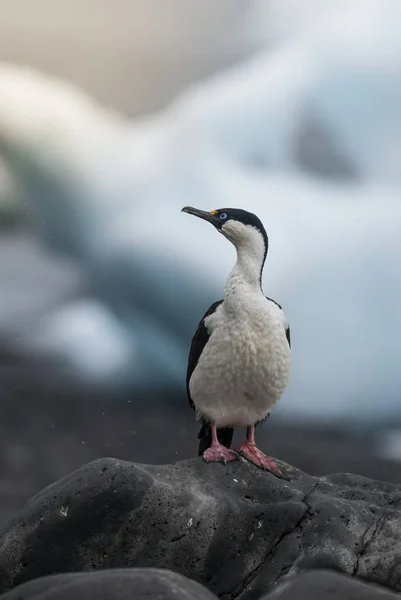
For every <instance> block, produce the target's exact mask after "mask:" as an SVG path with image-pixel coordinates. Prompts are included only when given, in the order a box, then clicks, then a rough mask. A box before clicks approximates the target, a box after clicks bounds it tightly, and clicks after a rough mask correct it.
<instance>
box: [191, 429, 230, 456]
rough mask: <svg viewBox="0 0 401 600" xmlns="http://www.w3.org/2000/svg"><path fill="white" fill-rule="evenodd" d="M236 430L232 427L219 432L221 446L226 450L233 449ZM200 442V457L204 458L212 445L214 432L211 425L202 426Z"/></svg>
mask: <svg viewBox="0 0 401 600" xmlns="http://www.w3.org/2000/svg"><path fill="white" fill-rule="evenodd" d="M233 434H234V429H233V428H232V427H223V428H221V429H218V430H217V437H218V439H219V442H220V444H222V445H223V446H225V447H226V448H230V447H231V442H232V440H233ZM198 440H199V449H198V456H202V454H203V453H204V451H205V450H206V449H207V448H209V447H210V445H211V443H212V430H211V428H210V425H207V424H205V425H202V428H201V430H200V432H199V434H198Z"/></svg>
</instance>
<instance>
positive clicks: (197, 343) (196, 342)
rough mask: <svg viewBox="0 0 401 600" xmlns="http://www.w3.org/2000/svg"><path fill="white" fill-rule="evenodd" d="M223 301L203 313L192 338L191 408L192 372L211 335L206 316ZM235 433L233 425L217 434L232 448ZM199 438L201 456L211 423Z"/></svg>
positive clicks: (189, 373) (218, 431)
mask: <svg viewBox="0 0 401 600" xmlns="http://www.w3.org/2000/svg"><path fill="white" fill-rule="evenodd" d="M222 302H223V300H218V301H217V302H214V303H213V304H212V305H211V306H210V307H209V308H208V310H207V311H206V313H205V314H204V315H203V317H202V319H201V320H200V322H199V325H198V327H197V330H196V331H195V334H194V336H193V338H192V343H191V349H190V351H189V357H188V367H187V379H186V387H187V395H188V402H189V404H190V406H191V408H193V409H194V410H195V404H194V401H193V400H192V398H191V392H190V391H189V382H190V379H191V377H192V373H193V372H194V371H195V368H196V365H197V364H198V361H199V357H200V355H201V354H202V352H203V349H204V347H205V346H206V344H207V342H208V339H209V337H210V335H209V333H208V331H207V329H206V327H205V319H206V317H209V316H210V315H211V314H213V313H214V312H215V310H216V309H217V307H218V306H220V304H221V303H222ZM233 433H234V429H233V428H231V427H224V428H222V429H218V430H217V436H218V438H219V442H220V443H221V444H223V446H226V447H227V448H230V446H231V442H232V439H233ZM198 439H199V449H198V455H199V456H201V455H202V454H203V452H204V451H205V450H206V449H207V448H209V446H210V444H211V442H212V433H211V429H210V425H209V423H203V424H202V427H201V430H200V432H199V435H198Z"/></svg>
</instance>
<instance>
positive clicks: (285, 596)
mask: <svg viewBox="0 0 401 600" xmlns="http://www.w3.org/2000/svg"><path fill="white" fill-rule="evenodd" d="M312 598H314V599H315V600H396V598H399V596H398V595H397V594H393V593H392V592H388V591H387V590H384V589H383V588H380V587H378V586H376V585H370V584H369V585H368V584H366V583H362V582H361V581H358V580H357V579H351V578H350V577H345V576H344V575H340V574H338V573H333V572H331V571H325V570H322V571H310V572H309V573H305V574H304V575H300V576H299V577H295V578H294V579H293V580H292V581H290V582H288V583H285V584H283V585H280V586H278V588H277V589H276V590H274V592H272V593H271V594H268V595H267V596H264V597H263V599H261V600H311V599H312Z"/></svg>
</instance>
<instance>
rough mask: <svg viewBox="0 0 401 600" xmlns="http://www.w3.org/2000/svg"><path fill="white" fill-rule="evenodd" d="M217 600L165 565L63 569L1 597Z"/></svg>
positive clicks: (3, 599) (31, 599)
mask: <svg viewBox="0 0 401 600" xmlns="http://www.w3.org/2000/svg"><path fill="white" fill-rule="evenodd" d="M133 598H135V600H141V598H143V599H144V600H149V599H150V598H154V599H162V600H188V599H189V598H191V599H192V600H217V599H216V596H214V595H213V594H212V593H211V592H209V590H207V589H206V588H205V587H204V586H202V585H199V583H196V582H195V581H191V580H190V579H187V577H183V576H182V575H178V574H177V573H173V572H172V571H167V570H162V569H109V570H105V571H96V572H92V573H63V574H61V575H50V576H49V577H40V578H39V579H35V580H34V581H28V582H27V583H23V584H22V585H19V586H17V587H16V588H15V589H14V590H11V591H10V592H7V593H6V594H4V595H2V596H1V600H94V599H96V600H129V599H133Z"/></svg>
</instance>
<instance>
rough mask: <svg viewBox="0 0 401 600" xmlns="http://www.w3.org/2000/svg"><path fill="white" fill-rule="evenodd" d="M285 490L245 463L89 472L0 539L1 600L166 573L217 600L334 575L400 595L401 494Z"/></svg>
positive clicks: (298, 481) (107, 463) (371, 484)
mask: <svg viewBox="0 0 401 600" xmlns="http://www.w3.org/2000/svg"><path fill="white" fill-rule="evenodd" d="M278 464H279V465H280V466H281V468H282V470H283V472H284V473H285V476H286V480H280V479H276V478H275V477H274V476H272V475H271V474H269V473H266V472H263V471H261V470H259V469H257V468H256V467H254V466H253V465H252V464H250V463H248V462H246V461H245V460H241V461H236V462H233V463H230V464H228V465H227V466H224V465H223V464H206V463H204V461H203V460H202V459H201V458H199V459H193V460H189V461H183V462H179V463H176V464H173V465H163V466H147V465H141V464H133V463H128V462H123V461H119V460H115V459H101V460H97V461H95V462H92V463H89V464H88V465H86V466H84V467H82V468H81V469H79V470H78V471H76V472H74V473H72V474H71V475H69V476H67V477H65V478H64V479H62V480H60V481H58V482H56V483H54V484H53V485H51V486H49V487H47V488H45V489H44V490H43V491H42V492H40V493H39V494H38V495H37V496H35V497H34V498H33V499H32V500H31V501H30V502H29V503H28V504H27V506H26V507H25V508H24V509H23V510H22V511H20V513H18V514H17V516H16V517H15V518H14V519H13V520H12V521H11V522H10V524H9V526H8V527H7V529H6V530H5V532H4V533H3V535H2V537H1V539H0V591H1V592H4V591H6V590H9V589H10V588H12V587H13V586H15V585H17V584H20V583H23V582H25V581H28V580H31V579H34V578H37V577H41V576H44V575H48V574H54V573H62V572H66V571H67V572H70V571H87V570H94V569H107V568H123V567H155V568H165V569H171V570H173V571H177V572H179V573H181V574H183V575H186V576H187V577H189V578H191V579H194V580H196V581H199V582H200V583H203V584H204V585H206V586H207V587H208V588H209V589H210V590H211V591H212V592H214V593H215V594H217V595H219V596H220V597H223V598H224V599H228V598H230V599H235V598H241V599H242V598H246V599H249V600H252V599H253V598H260V596H261V595H262V594H264V593H266V592H268V591H270V590H271V589H272V588H273V586H275V585H276V584H277V583H279V582H282V581H284V580H285V579H286V578H288V577H291V576H294V575H296V574H298V573H302V572H303V571H305V570H310V569H314V568H318V569H322V568H326V569H333V570H336V571H340V572H343V573H346V574H349V575H354V576H358V577H361V578H364V579H366V580H369V581H372V582H377V583H379V584H382V585H384V586H387V587H389V588H393V589H395V590H401V558H400V557H401V512H400V509H401V486H397V485H395V484H388V483H382V482H376V481H371V480H367V479H365V478H363V477H359V476H356V475H347V474H345V475H344V474H343V475H331V476H328V477H321V478H314V477H312V476H309V475H306V474H305V473H302V472H301V471H298V470H296V469H294V468H293V467H290V466H288V465H285V464H283V463H280V462H278Z"/></svg>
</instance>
